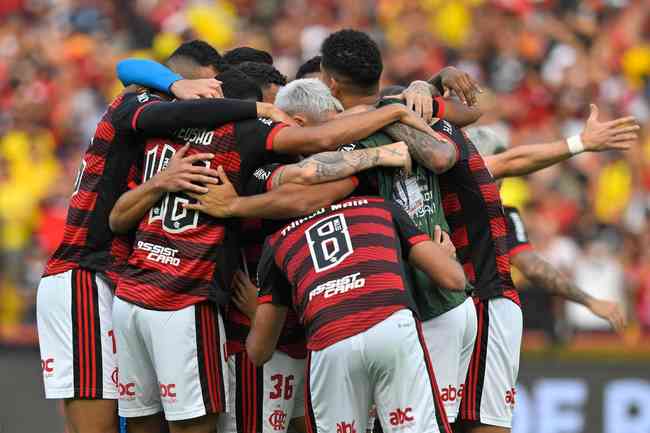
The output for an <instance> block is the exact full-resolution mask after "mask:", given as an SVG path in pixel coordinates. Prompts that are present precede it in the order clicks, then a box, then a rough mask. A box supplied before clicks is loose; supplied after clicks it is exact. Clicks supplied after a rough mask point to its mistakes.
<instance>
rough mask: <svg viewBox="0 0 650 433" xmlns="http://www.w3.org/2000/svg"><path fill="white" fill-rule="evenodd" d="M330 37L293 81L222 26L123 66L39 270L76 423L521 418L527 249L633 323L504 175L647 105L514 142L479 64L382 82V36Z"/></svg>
mask: <svg viewBox="0 0 650 433" xmlns="http://www.w3.org/2000/svg"><path fill="white" fill-rule="evenodd" d="M321 52H322V53H321V56H319V57H318V58H314V59H311V60H309V61H308V62H307V63H305V64H304V65H303V66H302V67H301V68H300V70H299V71H298V76H297V79H296V80H294V81H291V82H289V83H287V80H286V78H285V77H284V76H283V75H282V74H281V73H280V72H279V71H277V70H276V69H275V67H274V66H273V58H272V57H271V56H270V55H269V54H268V53H266V52H263V51H260V50H256V49H253V48H248V47H241V48H236V49H234V50H232V51H230V52H227V53H226V54H225V55H224V56H221V55H219V53H218V52H217V51H216V50H215V49H214V48H212V47H211V46H209V45H208V44H206V43H204V42H201V41H192V42H188V43H185V44H183V45H181V46H180V47H179V48H178V49H177V50H176V51H175V52H174V53H173V54H172V55H171V56H170V57H169V59H168V60H167V62H166V63H165V65H160V64H157V63H155V62H151V61H146V60H137V59H129V60H125V61H123V62H121V63H120V64H119V65H118V68H117V69H118V75H119V78H120V80H121V81H122V82H123V83H124V84H125V85H126V86H127V87H126V88H125V89H124V91H123V93H122V94H120V95H119V96H118V97H117V98H116V99H115V100H114V101H113V102H112V103H111V104H110V105H109V106H108V108H107V110H106V112H105V114H104V115H103V117H102V119H101V120H100V122H99V123H98V125H97V129H96V131H95V135H94V137H93V138H92V140H91V142H90V146H89V147H88V149H87V150H86V152H85V154H84V156H83V159H82V162H81V166H80V168H79V173H78V175H77V178H76V180H75V185H74V191H73V194H72V197H71V199H70V205H69V211H68V217H67V224H66V227H65V234H64V239H63V241H62V243H61V245H60V247H59V248H58V249H57V250H56V252H55V253H54V255H53V256H52V257H51V258H50V260H49V262H48V264H47V267H46V269H45V272H44V275H43V278H42V280H41V283H40V285H39V288H38V299H37V316H38V317H37V318H38V330H39V340H40V350H41V359H42V365H43V379H44V382H45V394H46V397H47V398H52V399H64V400H65V404H64V407H65V415H66V423H67V425H68V426H69V428H70V430H71V431H72V432H74V433H115V432H117V430H118V422H117V413H119V415H120V416H122V417H125V418H126V419H127V428H128V431H129V433H140V432H142V433H144V432H161V431H167V429H169V431H171V432H172V433H180V432H192V433H193V432H197V433H199V432H200V433H203V432H206V433H207V432H214V431H217V432H220V433H221V432H231V433H234V432H237V433H260V432H264V433H270V432H287V431H296V432H305V431H308V432H312V433H316V432H319V433H320V432H336V433H357V432H359V433H361V432H363V431H366V430H368V431H373V430H374V431H380V430H383V431H386V432H392V431H399V432H423V433H424V432H445V433H448V432H452V431H454V432H507V431H510V428H511V425H512V412H513V408H514V405H515V401H516V392H515V384H516V379H517V374H518V369H519V352H520V346H521V338H522V328H523V322H522V312H521V307H520V301H519V296H518V293H517V289H516V288H515V286H514V284H513V282H512V279H511V276H510V271H511V265H512V266H516V267H517V268H518V269H519V270H520V271H522V273H523V274H524V275H525V276H527V277H528V278H530V279H531V280H533V281H534V282H535V283H536V284H538V285H539V286H540V287H543V288H545V289H547V290H548V291H549V292H550V293H552V294H556V295H560V296H563V297H565V298H566V299H569V300H572V301H575V302H579V303H582V304H583V305H585V306H587V307H588V308H590V309H591V310H592V311H593V312H594V313H595V314H597V315H599V316H601V317H603V318H605V319H606V320H609V321H610V322H611V324H612V325H613V326H614V327H615V328H617V329H620V328H621V327H623V326H624V321H625V318H624V316H623V314H622V310H621V309H620V306H618V305H617V304H615V303H613V302H608V301H604V300H600V299H597V298H594V297H591V296H589V295H587V294H585V293H584V292H582V291H581V290H580V289H578V288H577V287H575V285H574V284H573V283H572V282H571V281H570V280H569V279H568V278H566V277H565V276H563V275H562V274H561V273H559V272H558V271H557V270H556V269H554V268H553V267H552V266H551V265H549V264H548V263H547V262H545V261H544V260H543V259H542V258H541V257H540V256H539V255H538V254H536V253H535V252H534V250H533V249H532V247H531V246H530V244H529V242H528V240H527V236H526V231H525V228H524V227H523V224H522V220H521V218H520V216H519V214H518V213H517V210H516V209H513V208H508V209H507V210H506V209H504V207H503V206H502V204H501V200H500V197H499V186H498V179H501V178H504V177H509V176H521V175H525V174H528V173H531V172H534V171H536V170H540V169H542V168H545V167H548V166H550V165H552V164H556V163H558V162H560V161H563V160H565V159H568V158H570V157H572V156H573V155H577V154H579V153H581V152H586V151H589V152H599V151H605V150H626V149H628V148H629V147H630V146H631V145H632V144H633V143H634V142H635V141H636V139H637V131H638V129H639V127H638V125H636V122H635V120H634V118H631V117H624V118H621V119H616V120H613V121H609V122H601V121H599V120H598V111H597V108H596V107H595V106H592V107H591V113H590V115H589V118H588V119H587V121H586V124H585V128H584V130H583V132H582V133H581V134H579V135H576V136H573V137H570V138H568V139H566V140H557V141H555V142H551V143H544V144H535V145H522V146H517V147H515V148H512V149H508V148H507V143H506V142H505V141H504V140H502V139H501V138H500V137H499V136H498V135H497V134H495V133H494V132H493V131H491V130H490V129H488V128H486V127H483V126H472V124H473V123H474V122H476V121H477V120H479V118H480V117H481V114H482V113H481V110H480V108H479V106H478V104H477V94H478V93H480V92H481V89H480V87H479V86H478V84H477V83H476V82H475V81H474V80H473V79H472V78H471V77H470V76H469V75H467V74H466V73H464V72H462V71H460V70H457V69H455V68H453V67H448V68H444V69H443V70H441V71H439V72H438V73H437V74H436V75H434V76H433V78H431V79H429V80H428V81H415V82H413V83H411V84H410V85H409V86H408V87H406V88H404V87H398V86H391V87H389V88H386V89H380V78H381V74H382V69H383V67H382V59H381V53H380V50H379V48H378V46H377V44H376V43H375V42H374V41H373V40H372V39H371V38H370V37H369V36H368V35H366V34H365V33H362V32H359V31H356V30H341V31H338V32H335V33H333V34H331V35H330V36H329V37H327V38H326V39H325V41H324V42H323V44H322V48H321ZM116 400H117V404H116ZM116 406H117V407H116Z"/></svg>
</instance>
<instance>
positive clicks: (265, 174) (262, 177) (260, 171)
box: [253, 168, 271, 180]
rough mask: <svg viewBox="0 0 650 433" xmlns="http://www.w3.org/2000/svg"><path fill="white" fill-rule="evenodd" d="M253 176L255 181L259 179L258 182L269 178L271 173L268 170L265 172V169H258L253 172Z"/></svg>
mask: <svg viewBox="0 0 650 433" xmlns="http://www.w3.org/2000/svg"><path fill="white" fill-rule="evenodd" d="M253 176H255V177H256V178H257V179H259V180H268V179H269V177H271V171H270V170H266V169H264V168H258V169H257V170H255V172H254V173H253Z"/></svg>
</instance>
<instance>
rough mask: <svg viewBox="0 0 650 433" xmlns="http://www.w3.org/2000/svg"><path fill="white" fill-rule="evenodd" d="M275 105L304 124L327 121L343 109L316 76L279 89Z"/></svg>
mask: <svg viewBox="0 0 650 433" xmlns="http://www.w3.org/2000/svg"><path fill="white" fill-rule="evenodd" d="M275 105H276V106H277V107H278V108H280V109H281V110H283V111H284V112H285V113H287V114H289V115H290V116H293V118H294V119H295V120H296V122H297V123H298V124H299V125H302V126H308V125H315V124H319V123H322V122H327V121H328V120H331V119H332V118H334V117H335V116H336V114H337V113H338V112H339V111H341V110H342V109H343V107H341V103H340V102H339V101H338V100H337V99H336V98H335V97H334V96H332V93H331V92H330V90H329V89H328V88H327V86H326V85H325V84H324V83H323V82H322V81H321V80H318V79H316V78H303V79H301V80H293V81H292V82H290V83H289V84H287V85H286V86H284V87H283V88H281V89H280V91H278V95H277V97H276V99H275Z"/></svg>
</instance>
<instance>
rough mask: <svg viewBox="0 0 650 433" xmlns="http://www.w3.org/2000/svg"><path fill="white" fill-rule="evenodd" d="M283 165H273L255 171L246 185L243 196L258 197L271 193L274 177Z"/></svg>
mask: <svg viewBox="0 0 650 433" xmlns="http://www.w3.org/2000/svg"><path fill="white" fill-rule="evenodd" d="M282 165H283V164H280V163H273V164H267V165H265V166H262V167H259V168H257V169H256V170H255V171H253V175H252V176H251V177H250V178H249V179H248V182H246V185H244V191H243V195H256V194H264V193H265V192H268V191H270V190H271V189H272V188H271V184H272V182H273V176H275V175H276V174H277V173H278V169H279V168H280V167H282Z"/></svg>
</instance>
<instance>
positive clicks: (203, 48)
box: [167, 39, 223, 71]
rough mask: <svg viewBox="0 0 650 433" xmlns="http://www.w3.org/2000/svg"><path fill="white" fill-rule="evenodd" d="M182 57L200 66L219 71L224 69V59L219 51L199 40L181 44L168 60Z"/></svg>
mask: <svg viewBox="0 0 650 433" xmlns="http://www.w3.org/2000/svg"><path fill="white" fill-rule="evenodd" d="M180 57H182V58H184V59H188V60H191V61H193V62H194V63H197V64H199V65H200V66H212V67H214V68H216V69H217V70H219V71H220V70H222V69H223V58H222V57H221V54H219V51H217V50H216V49H215V48H214V47H213V46H212V45H210V44H208V43H207V42H204V41H201V40H198V39H196V40H193V41H190V42H185V43H183V44H181V45H180V46H179V47H178V48H176V50H174V52H173V53H172V54H171V55H170V56H169V58H168V59H167V60H168V61H169V60H172V59H174V58H180Z"/></svg>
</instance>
